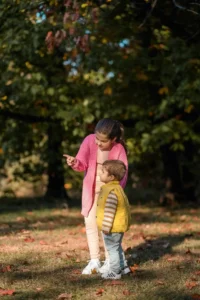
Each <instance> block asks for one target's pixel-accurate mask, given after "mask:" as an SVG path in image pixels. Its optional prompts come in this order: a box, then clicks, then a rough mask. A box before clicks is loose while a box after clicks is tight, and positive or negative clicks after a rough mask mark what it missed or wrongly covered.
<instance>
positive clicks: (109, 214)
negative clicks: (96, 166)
mask: <svg viewBox="0 0 200 300" xmlns="http://www.w3.org/2000/svg"><path fill="white" fill-rule="evenodd" d="M117 203H118V199H117V196H116V194H115V193H113V192H110V194H109V195H108V198H107V199H106V204H105V209H104V218H103V223H102V231H106V232H110V231H111V229H112V225H113V222H114V218H115V213H116V210H117Z"/></svg>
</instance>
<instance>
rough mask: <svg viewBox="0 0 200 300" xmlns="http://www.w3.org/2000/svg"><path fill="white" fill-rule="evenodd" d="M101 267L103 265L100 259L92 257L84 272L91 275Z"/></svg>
mask: <svg viewBox="0 0 200 300" xmlns="http://www.w3.org/2000/svg"><path fill="white" fill-rule="evenodd" d="M100 267H101V263H100V261H99V259H91V260H90V261H89V263H88V265H87V266H86V267H85V268H84V269H83V271H82V274H83V275H90V274H95V273H98V272H99V269H100Z"/></svg>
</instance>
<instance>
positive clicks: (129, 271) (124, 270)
mask: <svg viewBox="0 0 200 300" xmlns="http://www.w3.org/2000/svg"><path fill="white" fill-rule="evenodd" d="M121 272H122V275H126V274H129V273H131V270H130V268H129V267H128V266H125V267H124V268H123V269H122V270H121Z"/></svg>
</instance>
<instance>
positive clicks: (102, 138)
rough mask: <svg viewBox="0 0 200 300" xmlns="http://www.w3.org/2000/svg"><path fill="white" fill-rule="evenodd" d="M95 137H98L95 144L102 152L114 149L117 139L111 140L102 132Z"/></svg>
mask: <svg viewBox="0 0 200 300" xmlns="http://www.w3.org/2000/svg"><path fill="white" fill-rule="evenodd" d="M95 135H96V141H95V142H96V144H97V146H98V147H99V149H100V150H101V151H106V150H110V149H111V148H112V145H113V143H114V141H115V140H116V138H114V139H113V140H110V139H109V138H108V137H107V135H106V134H103V133H100V132H96V133H95Z"/></svg>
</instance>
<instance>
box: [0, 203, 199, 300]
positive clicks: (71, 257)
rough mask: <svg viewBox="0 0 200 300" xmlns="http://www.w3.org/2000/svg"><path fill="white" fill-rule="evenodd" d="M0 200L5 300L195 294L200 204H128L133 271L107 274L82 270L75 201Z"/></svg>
mask: <svg viewBox="0 0 200 300" xmlns="http://www.w3.org/2000/svg"><path fill="white" fill-rule="evenodd" d="M0 207H1V218H0V288H1V289H0V296H1V297H2V299H16V300H17V299H19V300H31V299H41V300H43V299H49V300H51V299H55V300H56V299H82V300H86V299H93V298H95V299H96V298H102V299H108V300H109V299H126V298H127V299H133V300H143V299H145V300H147V299H148V300H150V299H153V300H154V299H155V300H161V299H163V300H176V299H177V300H178V299H200V209H194V208H185V209H173V210H167V209H164V208H161V207H147V206H142V205H138V206H132V207H131V208H132V225H131V228H130V230H129V231H128V232H127V233H126V235H125V238H124V249H125V250H126V256H127V259H128V261H129V264H130V266H131V268H132V273H131V275H130V276H124V277H123V278H122V279H121V280H119V281H104V280H102V279H101V278H100V277H99V276H98V274H93V275H91V276H83V275H81V270H82V268H83V267H84V266H85V265H86V261H87V259H88V258H89V257H88V250H87V243H86V238H85V229H84V223H83V217H82V216H81V214H80V208H75V207H74V208H70V209H69V210H67V209H62V208H58V206H57V207H56V206H55V205H53V204H51V205H49V204H45V203H43V202H42V201H41V200H37V199H33V200H32V199H25V200H11V199H7V200H4V199H1V200H0ZM101 249H102V260H103V248H102V242H101ZM9 293H10V294H12V293H13V294H12V295H2V294H9ZM62 294H63V295H62Z"/></svg>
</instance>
